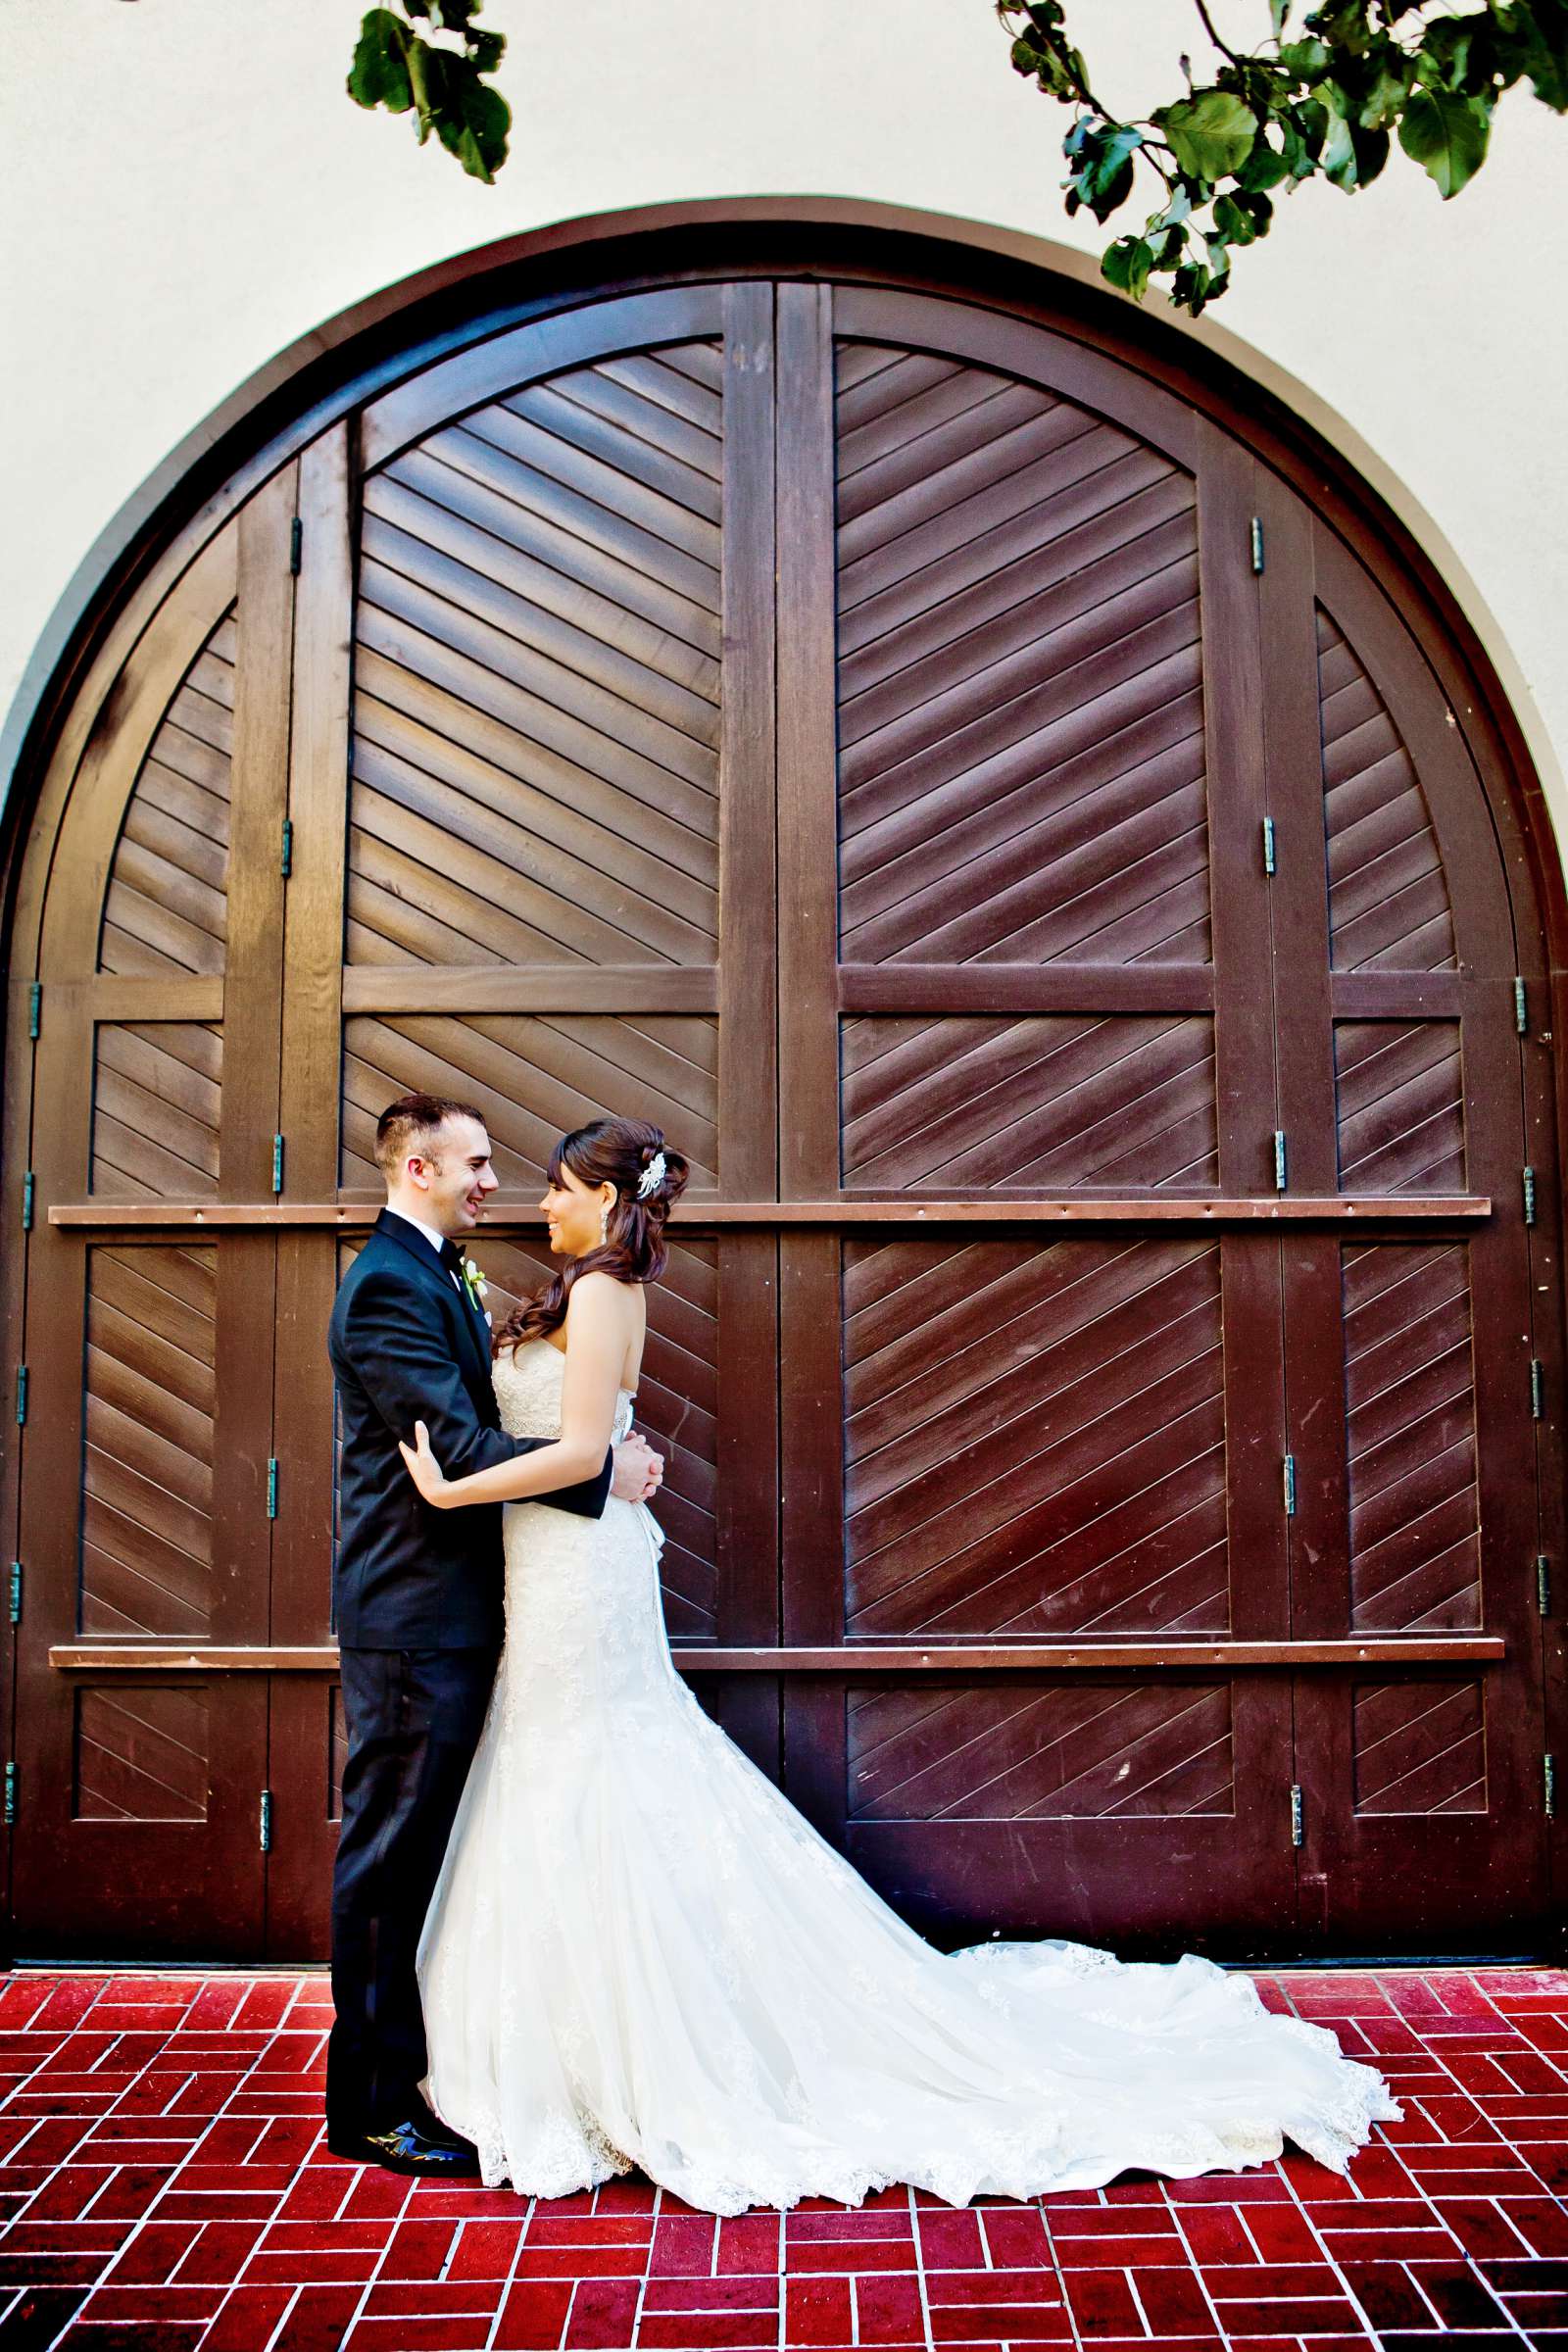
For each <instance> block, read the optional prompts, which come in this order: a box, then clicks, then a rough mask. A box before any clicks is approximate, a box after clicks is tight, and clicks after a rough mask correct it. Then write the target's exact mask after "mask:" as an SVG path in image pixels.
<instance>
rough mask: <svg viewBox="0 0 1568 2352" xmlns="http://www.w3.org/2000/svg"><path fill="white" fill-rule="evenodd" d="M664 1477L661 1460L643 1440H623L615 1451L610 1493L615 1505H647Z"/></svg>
mask: <svg viewBox="0 0 1568 2352" xmlns="http://www.w3.org/2000/svg"><path fill="white" fill-rule="evenodd" d="M663 1475H664V1457H663V1455H662V1454H661V1453H656V1452H655V1451H654V1449H653V1447H652V1446H650V1445H649V1443H648V1441H647V1439H646V1438H623V1439H622V1441H621V1443H620V1444H619V1445H618V1446H616V1447H615V1450H614V1468H613V1471H612V1473H611V1479H610V1492H611V1493H612V1495H614V1497H615V1499H616V1500H617V1502H647V1500H648V1499H649V1497H650V1496H651V1495H657V1494H658V1492H659V1482H660V1480H661V1479H662V1477H663Z"/></svg>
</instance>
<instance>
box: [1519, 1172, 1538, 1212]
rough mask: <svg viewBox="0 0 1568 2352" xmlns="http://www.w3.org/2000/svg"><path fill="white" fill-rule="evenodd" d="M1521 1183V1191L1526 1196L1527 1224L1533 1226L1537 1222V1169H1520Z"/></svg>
mask: <svg viewBox="0 0 1568 2352" xmlns="http://www.w3.org/2000/svg"><path fill="white" fill-rule="evenodd" d="M1519 1182H1520V1189H1521V1191H1522V1192H1523V1194H1524V1197H1525V1223H1526V1224H1527V1225H1533V1224H1534V1223H1535V1221H1536V1171H1535V1169H1534V1168H1521V1169H1520V1171H1519Z"/></svg>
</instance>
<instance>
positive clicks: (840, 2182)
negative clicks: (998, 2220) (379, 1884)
mask: <svg viewBox="0 0 1568 2352" xmlns="http://www.w3.org/2000/svg"><path fill="white" fill-rule="evenodd" d="M563 1371H564V1356H563V1355H562V1354H561V1352H560V1350H559V1349H557V1348H553V1347H552V1346H551V1345H550V1344H549V1342H548V1341H543V1340H537V1341H533V1342H530V1343H528V1344H527V1345H525V1346H524V1347H522V1348H519V1349H518V1350H517V1351H516V1353H515V1356H504V1357H502V1358H501V1359H500V1361H499V1362H498V1364H497V1367H496V1376H495V1377H496V1393H497V1397H498V1399H499V1402H500V1407H501V1415H502V1420H503V1422H504V1424H505V1426H506V1427H507V1428H508V1429H509V1430H511V1431H512V1432H514V1433H515V1434H516V1435H518V1436H528V1437H553V1436H555V1435H557V1434H559V1431H560V1427H561V1390H562V1378H563ZM630 1423H631V1399H630V1397H626V1396H625V1395H624V1394H623V1395H622V1397H621V1400H620V1403H619V1405H618V1407H617V1411H616V1419H615V1434H616V1436H617V1437H620V1436H622V1435H623V1434H624V1433H625V1431H626V1430H627V1429H628V1428H629V1427H630ZM661 1543H662V1537H661V1535H660V1532H659V1529H658V1527H657V1525H656V1523H655V1521H654V1519H653V1517H652V1515H651V1513H650V1512H648V1511H647V1510H646V1509H644V1508H643V1507H642V1506H641V1505H635V1504H631V1503H624V1502H617V1501H614V1500H612V1501H611V1502H610V1503H609V1504H608V1505H607V1507H606V1510H605V1514H604V1517H603V1518H602V1519H601V1520H597V1521H595V1520H588V1519H579V1518H573V1517H571V1516H569V1515H568V1514H567V1513H565V1512H564V1511H558V1510H554V1509H552V1508H551V1507H550V1506H549V1505H547V1504H543V1503H535V1502H524V1503H513V1504H509V1505H508V1506H507V1510H506V1551H507V1643H506V1649H505V1652H504V1654H503V1656H502V1660H501V1665H500V1670H499V1672H498V1674H497V1677H496V1685H495V1692H494V1696H493V1698H492V1700H491V1705H490V1711H489V1716H488V1718H487V1721H486V1725H485V1730H484V1735H483V1738H482V1740H481V1741H480V1744H479V1749H478V1752H477V1754H476V1756H475V1758H474V1762H473V1768H472V1771H471V1772H470V1774H469V1778H468V1782H467V1786H466V1790H465V1793H464V1798H463V1805H462V1809H461V1811H460V1813H459V1815H458V1820H457V1825H456V1827H455V1829H454V1831H453V1835H452V1840H451V1844H450V1845H449V1847H448V1850H447V1855H446V1860H445V1863H444V1866H443V1869H442V1873H441V1878H440V1881H439V1883H438V1885H437V1887H436V1890H435V1894H434V1897H433V1898H432V1901H431V1905H430V1910H429V1913H428V1916H427V1918H426V1921H425V1926H424V1933H423V1936H422V1938H421V1942H420V1947H419V1971H420V1984H421V1990H422V1996H423V2002H424V2015H425V2025H426V2032H427V2036H428V2042H429V2075H428V2078H427V2080H426V2082H425V2091H426V2095H427V2096H428V2098H429V2100H430V2103H431V2105H432V2106H433V2107H434V2109H435V2111H436V2113H437V2114H438V2115H440V2116H441V2117H442V2118H444V2120H445V2121H446V2122H447V2123H448V2124H449V2125H452V2126H454V2127H455V2128H456V2129H457V2130H458V2131H462V2132H464V2133H465V2134H466V2136H467V2137H469V2138H470V2139H472V2140H473V2141H474V2142H475V2144H476V2145H477V2148H478V2151H479V2157H480V2163H481V2167H482V2172H483V2177H484V2180H486V2182H488V2183H490V2184H492V2185H494V2184H495V2183H498V2182H500V2181H502V2180H510V2181H511V2182H512V2184H513V2186H514V2187H515V2188H516V2189H518V2190H519V2191H522V2192H524V2193H526V2194H530V2195H535V2196H541V2197H554V2196H561V2195H564V2193H566V2192H567V2191H568V2190H572V2189H580V2188H586V2187H588V2186H590V2185H591V2184H593V2183H594V2182H597V2181H601V2180H608V2179H609V2178H610V2177H611V2176H612V2175H613V2174H616V2173H622V2172H626V2171H628V2170H629V2169H631V2168H632V2167H634V2166H635V2167H639V2168H640V2169H641V2170H642V2171H643V2172H644V2173H645V2174H647V2175H648V2177H649V2178H650V2179H651V2180H656V2181H659V2182H662V2185H663V2186H664V2187H666V2188H668V2189H672V2190H674V2191H675V2192H676V2193H677V2194H678V2195H679V2196H681V2197H683V2198H684V2199H685V2200H686V2202H687V2203H688V2204H690V2205H695V2206H698V2207H700V2208H702V2209H703V2210H705V2211H707V2212H712V2213H738V2212H740V2211H742V2210H743V2209H744V2208H745V2207H747V2206H749V2205H773V2206H787V2205H791V2204H794V2203H795V2202H796V2201H797V2200H798V2199H799V2198H801V2197H804V2196H808V2195H815V2196H823V2197H829V2198H834V2199H837V2200H839V2201H840V2202H842V2203H844V2204H848V2205H853V2204H858V2202H859V2200H860V2199H861V2198H862V2197H863V2196H864V2195H865V2194H866V2192H867V2191H868V2190H870V2189H874V2188H881V2187H885V2186H887V2185H888V2184H889V2183H890V2182H893V2181H907V2182H911V2183H912V2184H913V2185H915V2186H916V2187H919V2188H925V2189H929V2190H931V2191H933V2192H934V2193H935V2194H936V2195H937V2196H939V2197H943V2198H946V2199H948V2200H949V2201H950V2202H951V2203H953V2204H963V2203H965V2202H966V2201H967V2200H968V2199H969V2198H971V2197H974V2196H977V2195H981V2194H985V2195H993V2196H995V2195H1002V2196H1017V2197H1027V2196H1031V2195H1034V2194H1038V2193H1039V2192H1040V2191H1042V2190H1047V2189H1068V2188H1087V2187H1093V2186H1097V2185H1098V2184H1099V2183H1101V2182H1103V2181H1105V2180H1111V2179H1112V2178H1113V2177H1114V2176H1115V2175H1116V2174H1117V2173H1120V2172H1122V2171H1123V2170H1124V2169H1125V2168H1127V2167H1129V2166H1142V2167H1145V2168H1147V2169H1148V2170H1150V2171H1153V2172H1160V2173H1166V2174H1170V2175H1174V2176H1176V2177H1179V2178H1181V2177H1186V2176H1189V2175H1192V2174H1195V2173H1204V2172H1213V2171H1230V2170H1233V2169H1235V2168H1238V2167H1241V2166H1248V2165H1258V2164H1262V2163H1264V2162H1266V2161H1267V2159H1268V2158H1270V2157H1273V2156H1277V2155H1279V2154H1280V2152H1281V2149H1282V2146H1283V2144H1284V2141H1285V2139H1286V2138H1287V2137H1289V2138H1291V2139H1293V2140H1295V2141H1296V2142H1297V2143H1298V2144H1299V2146H1300V2147H1302V2148H1304V2149H1306V2150H1307V2151H1308V2153H1309V2154H1311V2155H1313V2156H1315V2157H1317V2158H1318V2159H1319V2160H1320V2161H1321V2162H1322V2163H1324V2164H1326V2165H1329V2166H1332V2167H1333V2168H1334V2169H1335V2170H1336V2171H1344V2170H1345V2169H1346V2167H1347V2165H1348V2160H1349V2158H1350V2156H1351V2154H1352V2153H1353V2151H1354V2150H1355V2149H1356V2148H1357V2147H1359V2146H1360V2145H1361V2144H1362V2143H1363V2142H1364V2141H1365V2140H1366V2139H1367V2138H1368V2137H1369V2136H1370V2131H1371V2124H1372V2120H1373V2119H1374V2118H1388V2119H1397V2117H1398V2116H1399V2113H1400V2110H1399V2108H1398V2107H1397V2105H1396V2103H1395V2101H1394V2099H1393V2097H1392V2096H1391V2094H1390V2092H1389V2089H1388V2087H1387V2085H1386V2083H1385V2082H1384V2081H1383V2078H1382V2076H1381V2075H1379V2074H1377V2073H1376V2072H1375V2071H1374V2070H1373V2069H1372V2068H1370V2067H1367V2066H1362V2065H1359V2064H1356V2063H1355V2062H1353V2061H1351V2060H1349V2059H1347V2058H1344V2057H1342V2055H1341V2054H1340V2049H1339V2044H1338V2043H1337V2042H1336V2040H1335V2038H1334V2035H1333V2034H1331V2033H1328V2032H1326V2031H1325V2030H1324V2029H1322V2028H1321V2027H1317V2026H1312V2025H1307V2024H1305V2023H1303V2022H1302V2021H1300V2020H1299V2019H1297V2018H1292V2017H1280V2016H1275V2015H1272V2014H1271V2013H1270V2012H1269V2011H1268V2010H1267V2009H1266V2008H1265V2007H1264V2006H1263V2003H1262V2001H1261V2000H1260V1998H1259V1996H1258V1993H1257V1991H1256V1989H1255V1987H1254V1986H1253V1985H1252V1984H1251V1982H1250V1979H1248V1978H1247V1977H1244V1976H1232V1975H1227V1974H1226V1973H1225V1972H1224V1971H1222V1970H1221V1969H1219V1968H1216V1967H1215V1966H1214V1965H1213V1964H1212V1962H1210V1961H1207V1960H1204V1959H1201V1957H1199V1956H1198V1955H1197V1954H1195V1953H1188V1954H1186V1955H1184V1957H1183V1958H1181V1959H1180V1960H1178V1961H1176V1962H1174V1963H1173V1964H1171V1965H1169V1966H1161V1965H1156V1964H1153V1963H1150V1962H1134V1963H1126V1964H1123V1963H1118V1962H1117V1961H1116V1960H1115V1959H1114V1958H1113V1957H1112V1956H1111V1955H1110V1954H1109V1953H1108V1952H1103V1951H1099V1950H1096V1949H1094V1948H1092V1947H1091V1946H1089V1945H1086V1944H1077V1943H1067V1942H1061V1941H1058V1940H1055V1939H1047V1940H1044V1941H1041V1942H1038V1943H988V1944H982V1945H979V1946H977V1947H976V1948H974V1949H972V1950H969V1951H964V1952H958V1953H956V1954H954V1955H952V1956H951V1957H950V1956H948V1955H947V1954H944V1953H942V1952H939V1951H937V1950H935V1949H934V1948H933V1947H932V1946H931V1945H929V1944H927V1943H925V1942H924V1941H923V1940H922V1939H921V1937H920V1936H917V1935H915V1934H914V1932H913V1930H912V1929H910V1928H908V1927H907V1926H906V1925H905V1924H904V1922H903V1921H902V1920H900V1919H899V1918H898V1917H897V1915H896V1914H895V1913H894V1912H892V1911H891V1910H889V1909H888V1907H887V1905H886V1904H885V1903H884V1902H882V1900H881V1899H880V1897H879V1896H877V1895H876V1894H874V1893H873V1892H872V1890H871V1888H870V1887H868V1886H867V1885H866V1884H865V1882H864V1880H863V1879H861V1878H860V1877H859V1876H858V1873H857V1872H856V1871H854V1870H853V1869H852V1868H851V1867H850V1865H849V1864H848V1863H847V1862H846V1861H844V1860H843V1859H842V1857H841V1856H840V1855H838V1854H836V1853H835V1852H834V1851H833V1849H832V1848H831V1847H830V1846H828V1845H827V1844H825V1843H824V1842H823V1840H822V1839H821V1838H819V1837H818V1836H817V1834H816V1833H815V1831H814V1830H812V1829H811V1828H810V1827H809V1825H808V1823H807V1822H806V1821H805V1820H804V1819H803V1818H802V1816H801V1815H800V1814H799V1813H798V1812H796V1810H795V1808H794V1807H793V1806H792V1805H791V1804H789V1803H788V1801H787V1800H786V1799H785V1798H784V1797H782V1796H781V1795H780V1794H779V1792H778V1790H777V1789H775V1788H774V1787H773V1786H772V1784H771V1782H769V1781H768V1780H767V1779H766V1778H765V1776H764V1775H763V1774H761V1773H760V1772H759V1771H758V1770H757V1769H756V1767H755V1766H754V1765H753V1764H751V1763H750V1762H749V1761H748V1759H747V1758H746V1757H745V1756H744V1755H742V1753H741V1751H740V1749H739V1748H738V1747H736V1746H734V1745H733V1743H732V1742H731V1741H730V1740H728V1739H727V1738H726V1736H725V1735H724V1733H723V1732H721V1731H720V1730H718V1729H717V1727H716V1726H715V1725H714V1724H712V1723H711V1722H710V1721H709V1719H708V1717H707V1716H706V1715H705V1714H704V1713H703V1711H702V1709H701V1708H700V1707H699V1705H698V1704H697V1701H696V1700H695V1699H694V1698H693V1697H692V1695H691V1693H690V1692H689V1691H687V1689H686V1687H685V1685H684V1684H683V1683H682V1681H681V1680H680V1678H679V1676H678V1675H677V1674H676V1672H675V1670H674V1667H673V1665H672V1664H671V1661H670V1655H669V1649H668V1645H667V1642H666V1641H665V1637H664V1627H663V1618H662V1609H661V1602H660V1588H659V1568H658V1562H659V1550H660V1545H661Z"/></svg>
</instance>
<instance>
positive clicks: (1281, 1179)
mask: <svg viewBox="0 0 1568 2352" xmlns="http://www.w3.org/2000/svg"><path fill="white" fill-rule="evenodd" d="M1285 1186H1286V1174H1285V1130H1284V1128H1283V1127H1276V1128H1275V1130H1274V1190H1275V1191H1276V1192H1277V1193H1283V1192H1284V1190H1285Z"/></svg>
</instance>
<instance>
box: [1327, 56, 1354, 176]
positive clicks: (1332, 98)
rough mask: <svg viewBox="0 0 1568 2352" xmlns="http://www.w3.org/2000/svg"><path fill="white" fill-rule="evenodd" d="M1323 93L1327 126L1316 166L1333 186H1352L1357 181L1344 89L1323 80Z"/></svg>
mask: <svg viewBox="0 0 1568 2352" xmlns="http://www.w3.org/2000/svg"><path fill="white" fill-rule="evenodd" d="M1323 88H1324V96H1325V99H1326V102H1327V107H1328V127H1327V129H1326V130H1325V131H1324V134H1323V151H1322V153H1321V154H1320V155H1319V157H1318V169H1319V170H1320V171H1321V172H1322V173H1323V175H1324V177H1325V178H1326V179H1331V180H1332V181H1333V182H1334V185H1335V186H1336V187H1337V188H1353V187H1354V186H1355V185H1356V181H1357V165H1356V160H1355V142H1354V140H1353V139H1352V138H1351V136H1350V119H1349V116H1348V113H1347V112H1346V111H1345V92H1344V91H1343V90H1342V89H1341V88H1340V86H1339V84H1338V82H1325V83H1324V85H1323Z"/></svg>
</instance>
